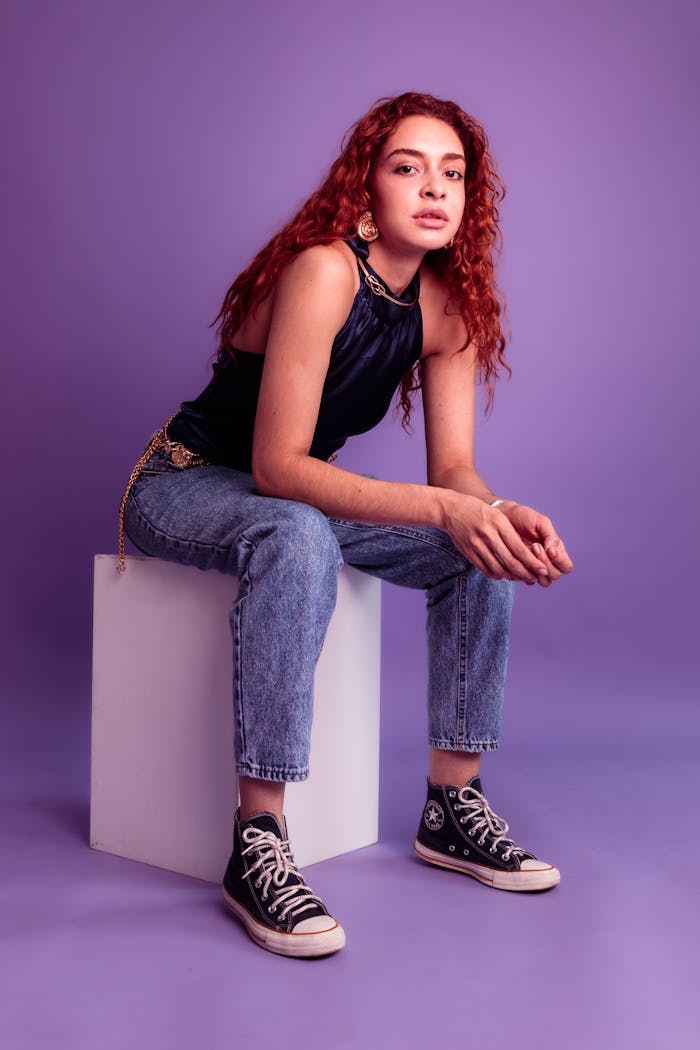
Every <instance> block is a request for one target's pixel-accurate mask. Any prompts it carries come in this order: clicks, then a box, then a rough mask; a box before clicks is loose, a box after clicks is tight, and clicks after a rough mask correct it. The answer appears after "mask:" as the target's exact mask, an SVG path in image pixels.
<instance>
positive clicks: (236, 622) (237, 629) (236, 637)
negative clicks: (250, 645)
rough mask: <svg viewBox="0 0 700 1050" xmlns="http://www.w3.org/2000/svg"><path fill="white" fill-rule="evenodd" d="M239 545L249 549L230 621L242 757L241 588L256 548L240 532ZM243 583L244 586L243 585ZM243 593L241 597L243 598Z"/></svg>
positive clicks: (244, 740)
mask: <svg viewBox="0 0 700 1050" xmlns="http://www.w3.org/2000/svg"><path fill="white" fill-rule="evenodd" d="M238 544H239V546H241V545H245V546H246V548H247V549H248V551H249V554H248V557H247V559H246V563H245V570H244V571H243V573H241V575H240V576H239V577H238V594H237V596H236V600H235V602H234V604H233V616H232V619H233V623H232V625H231V626H232V634H233V650H234V652H233V655H234V667H235V669H236V675H235V691H236V694H237V695H236V697H235V709H236V721H237V723H238V735H239V742H240V758H241V759H243V758H244V756H245V754H246V733H245V721H244V718H243V670H242V668H243V660H242V659H241V650H242V635H241V617H242V607H241V602H242V598H241V590H242V589H245V590H246V593H249V592H250V574H249V572H248V568H249V566H250V559H251V557H252V556H253V554H255V551H256V549H257V547H256V545H255V543H254V542H253V541H252V540H249V539H248V537H247V536H246V535H245V534H244V533H241V536H240V538H239V541H238ZM244 584H245V587H244ZM245 596H246V595H245V594H243V598H245Z"/></svg>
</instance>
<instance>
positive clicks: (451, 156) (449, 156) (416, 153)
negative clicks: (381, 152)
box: [385, 148, 467, 164]
mask: <svg viewBox="0 0 700 1050" xmlns="http://www.w3.org/2000/svg"><path fill="white" fill-rule="evenodd" d="M395 153H408V155H409V156H411V157H421V158H423V159H424V158H425V154H424V153H421V151H420V150H419V149H403V148H400V149H393V150H392V151H391V153H389V154H388V155H387V156H386V157H385V160H390V158H391V157H393V156H394V154H395ZM442 159H443V160H462V161H464V163H465V164H466V163H467V158H466V157H465V156H464V154H463V153H445V154H444V156H443V158H442Z"/></svg>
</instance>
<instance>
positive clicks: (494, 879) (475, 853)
mask: <svg viewBox="0 0 700 1050" xmlns="http://www.w3.org/2000/svg"><path fill="white" fill-rule="evenodd" d="M507 831H508V825H507V824H506V822H505V821H504V820H501V818H500V817H497V816H496V814H495V813H494V812H493V810H492V809H491V807H490V806H489V804H488V802H487V801H486V798H485V797H484V795H483V792H482V788H481V779H480V778H479V777H478V776H475V777H472V778H471V780H469V781H468V782H467V784H466V786H465V787H462V788H460V787H457V785H448V786H446V787H436V786H435V785H434V784H432V783H431V782H430V778H429V777H428V801H427V802H426V804H425V808H424V809H423V816H422V817H421V822H420V827H419V828H418V835H417V836H416V841H415V842H414V844H413V848H414V850H415V852H416V853H417V854H418V856H419V857H421V858H422V859H423V860H426V861H428V863H430V864H437V865H438V866H439V867H441V868H451V869H453V870H454V871H462V872H464V874H465V875H471V876H472V877H473V878H475V879H478V880H479V882H484V883H486V885H487V886H493V887H494V888H495V889H497V890H547V889H550V887H552V886H556V885H557V883H558V882H559V879H560V878H561V876H560V873H559V872H558V871H557V869H556V868H554V867H552V865H551V864H545V862H544V861H541V860H537V859H536V858H535V857H534V855H533V854H532V853H529V852H528V851H527V850H525V849H523V848H522V847H521V846H516V845H515V843H514V842H513V840H512V839H510V838H507V837H506V832H507Z"/></svg>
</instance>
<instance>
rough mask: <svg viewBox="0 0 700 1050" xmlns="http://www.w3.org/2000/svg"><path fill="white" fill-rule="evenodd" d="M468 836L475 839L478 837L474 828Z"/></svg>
mask: <svg viewBox="0 0 700 1050" xmlns="http://www.w3.org/2000/svg"><path fill="white" fill-rule="evenodd" d="M467 835H469V838H472V839H473V838H474V836H475V835H476V831H475V830H474V828H470V829H469V831H468V832H467Z"/></svg>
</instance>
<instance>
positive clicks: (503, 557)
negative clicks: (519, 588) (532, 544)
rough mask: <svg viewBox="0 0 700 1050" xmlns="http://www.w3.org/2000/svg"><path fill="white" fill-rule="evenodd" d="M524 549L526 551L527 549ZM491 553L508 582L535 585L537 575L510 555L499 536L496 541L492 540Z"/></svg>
mask: <svg viewBox="0 0 700 1050" xmlns="http://www.w3.org/2000/svg"><path fill="white" fill-rule="evenodd" d="M523 546H525V545H524V544H523ZM525 549H526V550H527V547H526V548H525ZM491 553H492V554H493V555H494V557H496V558H497V559H498V561H499V562H500V564H501V565H502V566H503V569H504V571H505V572H506V573H507V574H508V579H509V580H523V582H524V583H535V581H536V580H537V579H538V575H537V573H532V572H530V570H529V569H528V568H527V566H525V565H523V563H522V562H521V561H519V560H518V558H517V557H516V556H515V555H514V554H512V553H511V551H510V550H509V549H508V547H507V546H506V544H505V543H504V542H503V540H502V539H501V537H500V536H497V537H496V539H494V540H493V542H492V547H491ZM536 561H537V559H536Z"/></svg>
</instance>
